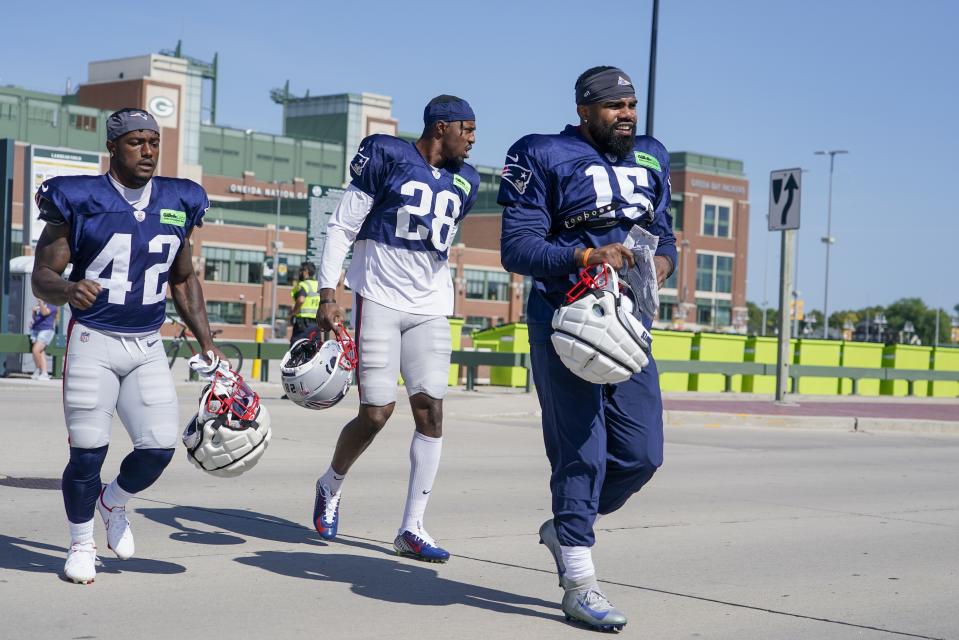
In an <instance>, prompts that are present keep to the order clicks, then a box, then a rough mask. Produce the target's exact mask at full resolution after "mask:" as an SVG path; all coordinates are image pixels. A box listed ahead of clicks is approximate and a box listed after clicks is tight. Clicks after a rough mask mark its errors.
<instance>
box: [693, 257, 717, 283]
mask: <svg viewBox="0 0 959 640" xmlns="http://www.w3.org/2000/svg"><path fill="white" fill-rule="evenodd" d="M715 258H716V256H714V255H713V254H711V253H697V254H696V291H712V290H713V265H714V261H715Z"/></svg>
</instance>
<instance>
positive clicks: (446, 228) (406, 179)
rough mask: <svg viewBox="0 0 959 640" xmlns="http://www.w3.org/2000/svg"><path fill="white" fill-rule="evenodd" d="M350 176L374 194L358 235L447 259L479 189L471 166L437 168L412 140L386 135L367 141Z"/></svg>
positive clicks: (354, 159)
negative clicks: (431, 253) (458, 226)
mask: <svg viewBox="0 0 959 640" xmlns="http://www.w3.org/2000/svg"><path fill="white" fill-rule="evenodd" d="M350 176H351V177H352V181H351V184H352V185H353V186H354V187H356V188H357V189H359V190H361V191H363V192H364V193H366V194H367V195H369V196H370V197H372V198H373V208H372V209H371V210H370V213H369V215H368V216H367V217H366V220H365V221H364V222H363V226H362V227H361V228H360V232H359V234H358V235H357V239H359V240H374V241H376V242H381V243H383V244H388V245H391V246H394V247H402V248H406V249H410V250H413V251H431V252H434V253H435V254H436V256H437V257H438V258H440V259H443V260H446V259H447V258H448V252H449V248H450V245H451V244H453V238H454V237H455V236H456V227H457V225H459V223H460V222H461V221H462V220H463V218H464V217H466V214H467V213H468V212H469V210H470V209H471V208H472V206H473V203H474V202H476V196H477V193H478V191H479V174H478V173H476V169H474V168H473V167H472V166H470V165H468V164H464V165H463V166H462V167H459V168H458V169H451V168H449V167H433V166H431V165H430V164H429V163H428V162H426V160H424V159H423V156H422V155H421V154H420V152H419V150H418V149H417V148H416V146H415V145H414V144H413V143H412V142H407V141H405V140H401V139H399V138H394V137H393V136H387V135H382V134H377V135H372V136H369V137H368V138H365V139H364V140H363V142H362V143H361V144H360V147H359V149H358V150H357V152H356V155H355V156H354V157H353V160H352V161H351V162H350Z"/></svg>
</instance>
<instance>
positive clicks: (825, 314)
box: [816, 149, 849, 340]
mask: <svg viewBox="0 0 959 640" xmlns="http://www.w3.org/2000/svg"><path fill="white" fill-rule="evenodd" d="M840 153H849V152H848V151H846V150H845V149H832V150H829V151H816V155H817V156H824V155H828V156H829V202H828V203H827V205H826V237H824V238H823V239H822V241H823V242H824V243H825V244H826V285H825V287H824V288H823V289H824V291H823V302H822V337H823V340H828V339H829V249H830V247H832V245H833V243H835V242H836V239H835V238H833V237H832V168H833V164H834V162H835V160H836V156H837V155H839V154H840Z"/></svg>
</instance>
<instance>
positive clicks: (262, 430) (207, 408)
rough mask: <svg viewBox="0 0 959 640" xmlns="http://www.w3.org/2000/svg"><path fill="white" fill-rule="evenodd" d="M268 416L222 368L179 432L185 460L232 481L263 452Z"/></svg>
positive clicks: (247, 390) (247, 389)
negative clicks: (181, 436) (185, 450)
mask: <svg viewBox="0 0 959 640" xmlns="http://www.w3.org/2000/svg"><path fill="white" fill-rule="evenodd" d="M271 435H272V433H271V430H270V413H269V411H267V409H266V407H265V406H263V405H261V404H260V397H259V396H258V395H257V394H256V392H254V391H253V390H252V389H250V386H249V385H248V384H247V383H246V382H245V381H244V380H243V378H242V377H241V376H240V374H238V373H236V372H235V371H232V370H230V369H228V368H226V367H221V368H219V369H217V370H216V372H215V373H213V378H212V380H211V381H210V384H208V385H207V386H206V387H204V389H203V392H202V393H201V394H200V406H199V409H198V410H197V413H196V415H194V416H193V419H192V420H190V422H189V424H187V427H186V429H185V430H184V431H183V444H184V445H186V449H187V458H189V460H190V462H192V463H193V465H194V466H196V467H197V468H198V469H201V470H203V471H206V472H207V473H209V474H212V475H214V476H219V477H223V478H232V477H234V476H238V475H240V474H241V473H244V472H245V471H247V470H249V469H251V468H252V467H253V466H254V465H255V464H256V463H257V462H259V460H260V458H261V457H262V456H263V452H264V451H266V447H267V445H268V444H269V443H270V437H271Z"/></svg>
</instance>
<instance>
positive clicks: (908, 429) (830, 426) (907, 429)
mask: <svg viewBox="0 0 959 640" xmlns="http://www.w3.org/2000/svg"><path fill="white" fill-rule="evenodd" d="M663 423H664V425H665V426H667V427H703V428H707V429H710V428H711V429H717V428H719V427H754V428H784V429H819V430H831V431H861V432H865V433H868V432H871V431H898V432H904V433H942V434H949V435H959V422H950V421H946V420H913V419H892V418H860V417H855V416H773V415H758V414H749V413H718V412H717V413H713V412H705V411H676V410H666V411H664V412H663Z"/></svg>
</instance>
